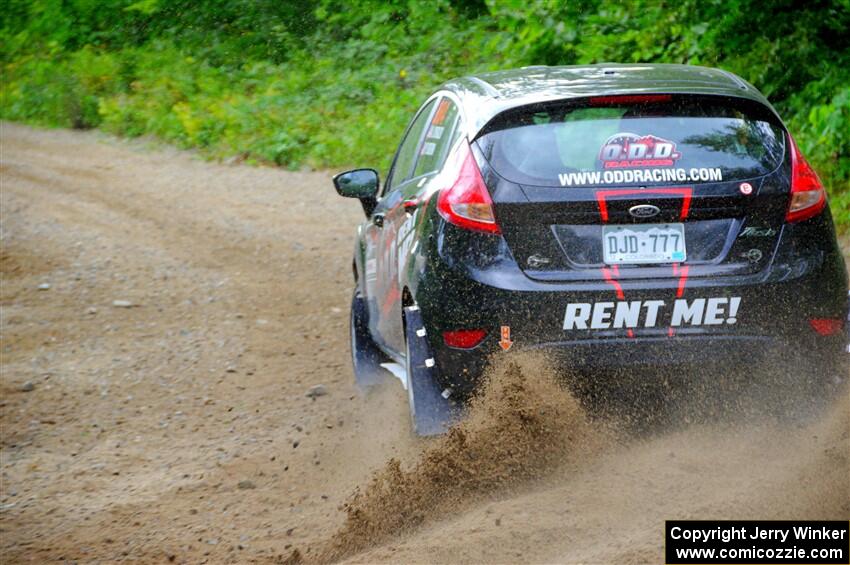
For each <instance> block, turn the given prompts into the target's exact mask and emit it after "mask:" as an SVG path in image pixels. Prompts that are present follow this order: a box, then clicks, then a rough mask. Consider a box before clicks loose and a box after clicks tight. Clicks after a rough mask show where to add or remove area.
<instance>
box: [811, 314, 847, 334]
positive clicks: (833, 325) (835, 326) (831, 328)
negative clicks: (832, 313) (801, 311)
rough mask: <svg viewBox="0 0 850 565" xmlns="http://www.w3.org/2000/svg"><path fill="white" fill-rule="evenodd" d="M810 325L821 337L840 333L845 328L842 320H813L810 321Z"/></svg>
mask: <svg viewBox="0 0 850 565" xmlns="http://www.w3.org/2000/svg"><path fill="white" fill-rule="evenodd" d="M809 325H811V326H812V329H813V330H815V331H816V332H817V333H818V334H819V335H822V336H824V337H825V336H828V335H835V334H837V333H838V332H840V331H841V330H842V329H843V328H844V320H842V319H841V318H812V319H811V320H809Z"/></svg>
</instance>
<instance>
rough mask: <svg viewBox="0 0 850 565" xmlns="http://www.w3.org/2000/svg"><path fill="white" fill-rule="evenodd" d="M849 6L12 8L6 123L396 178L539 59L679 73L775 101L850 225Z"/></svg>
mask: <svg viewBox="0 0 850 565" xmlns="http://www.w3.org/2000/svg"><path fill="white" fill-rule="evenodd" d="M847 29H850V3H848V0H835V1H832V2H830V1H823V0H816V1H813V2H809V3H806V4H804V5H801V4H799V3H795V2H792V1H790V0H777V1H774V2H772V3H771V5H770V9H769V10H766V9H765V6H764V3H762V2H758V1H756V0H726V1H723V0H708V1H705V0H682V1H680V2H678V3H676V4H670V3H667V2H658V1H657V0H636V1H633V2H628V3H613V2H608V1H602V0H576V1H574V2H569V3H564V2H560V1H556V0H527V1H525V2H501V1H496V0H487V1H486V2H485V1H484V0H435V1H431V2H416V1H414V0H392V1H390V2H378V1H375V0H356V1H350V0H346V1H345V2H343V1H342V0H319V1H318V2H312V1H309V0H289V1H287V2H282V1H280V0H209V1H208V2H204V3H196V2H192V1H191V0H137V1H134V0H99V1H98V0H35V1H24V0H7V2H6V6H5V9H4V10H3V11H2V12H0V58H2V65H3V69H2V70H3V81H2V86H0V117H3V118H5V119H12V120H20V121H25V122H30V123H36V124H41V125H52V126H63V127H77V128H90V127H100V128H103V129H105V130H107V131H111V132H114V133H116V134H119V135H128V136H137V135H142V134H153V135H156V136H158V137H161V138H162V139H164V140H167V141H169V142H171V143H175V144H177V145H179V146H182V147H197V148H201V149H202V150H203V151H204V152H205V153H206V154H207V155H209V156H211V157H214V158H217V157H225V156H231V155H239V156H242V157H243V158H245V159H248V160H250V161H258V162H266V163H275V164H277V165H281V166H286V167H300V166H304V165H309V166H316V167H327V166H332V167H341V166H346V165H353V164H356V165H366V164H369V165H375V166H383V167H386V166H387V165H388V159H389V156H390V155H391V153H392V151H393V148H394V146H395V144H396V143H397V142H398V138H399V136H400V134H401V132H402V130H403V128H404V127H405V125H406V121H407V120H408V119H409V117H410V115H411V114H412V112H413V111H414V110H415V108H416V106H417V104H418V103H419V102H420V101H421V100H422V98H423V97H424V96H425V95H426V94H427V93H428V92H430V91H431V90H433V89H434V88H435V87H436V86H437V85H438V84H439V83H440V82H442V81H444V80H446V79H448V78H451V77H454V76H458V75H463V74H469V73H473V72H479V71H484V70H492V69H497V68H506V67H513V66H521V65H530V64H551V65H562V64H584V63H595V62H603V61H619V62H673V63H694V64H703V65H708V66H719V67H722V68H726V69H728V70H731V71H733V72H735V73H737V74H739V75H741V76H743V77H744V78H746V79H747V80H749V81H750V82H752V83H753V84H755V85H756V86H758V87H759V89H760V90H762V91H763V92H764V93H765V94H767V95H768V96H769V97H770V98H771V100H772V102H773V103H774V105H775V106H776V107H777V108H778V110H779V111H780V113H782V115H783V116H784V117H785V118H786V121H787V123H788V125H789V128H790V129H791V131H792V132H793V134H794V136H795V138H796V139H797V141H798V143H799V144H800V146H801V147H802V149H803V151H804V153H805V154H806V155H807V156H808V157H809V158H810V159H811V160H812V162H813V163H814V164H815V166H816V168H817V169H818V171H819V172H820V174H821V176H822V177H823V179H824V181H825V183H826V184H827V186H828V188H829V190H830V192H831V194H832V204H833V208H834V209H835V215H836V218H837V220H838V222H839V224H840V225H841V227H842V229H846V227H847V226H850V201H848V200H850V34H848V33H846V30H847Z"/></svg>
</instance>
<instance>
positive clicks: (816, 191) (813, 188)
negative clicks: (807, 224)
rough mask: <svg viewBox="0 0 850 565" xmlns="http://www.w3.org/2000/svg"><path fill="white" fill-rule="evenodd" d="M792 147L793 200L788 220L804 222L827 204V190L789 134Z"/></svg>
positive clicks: (818, 212)
mask: <svg viewBox="0 0 850 565" xmlns="http://www.w3.org/2000/svg"><path fill="white" fill-rule="evenodd" d="M788 144H789V147H790V149H791V202H790V204H789V205H788V213H787V214H785V220H786V221H787V222H802V221H803V220H808V219H809V218H813V217H815V216H817V215H818V214H820V213H821V212H822V211H823V209H824V207H825V206H826V191H825V190H824V189H823V184H821V182H820V179H819V178H818V175H817V173H816V172H815V170H814V169H813V168H812V166H811V165H809V163H808V161H806V159H805V158H804V157H803V154H802V153H800V150H799V149H798V148H797V144H796V143H794V140H793V139H792V138H791V136H790V135H789V136H788Z"/></svg>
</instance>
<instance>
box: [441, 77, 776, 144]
mask: <svg viewBox="0 0 850 565" xmlns="http://www.w3.org/2000/svg"><path fill="white" fill-rule="evenodd" d="M440 90H441V91H448V92H450V93H452V94H454V95H455V96H456V97H457V98H458V100H459V102H460V105H461V107H462V110H463V113H464V115H465V116H466V120H467V128H468V132H467V135H469V136H470V139H472V138H474V137H475V135H476V134H477V133H478V132H479V131H480V130H481V128H482V127H484V126H485V125H486V124H487V122H489V121H490V120H491V119H492V118H493V117H495V116H496V115H497V114H499V113H501V112H503V111H505V110H508V109H510V108H516V107H518V106H525V105H527V104H535V103H540V102H549V101H554V100H560V99H568V98H578V97H583V96H600V95H613V94H654V93H664V94H705V95H717V96H734V97H738V98H747V99H750V100H754V101H757V102H760V103H762V104H764V105H766V106H767V107H768V108H770V109H771V110H773V107H772V106H771V105H770V103H769V102H768V101H767V99H766V98H765V97H764V96H763V95H762V94H761V93H760V92H759V91H758V90H756V88H755V87H754V86H752V85H751V84H749V83H748V82H747V81H745V80H744V79H742V78H740V77H738V76H736V75H734V74H732V73H730V72H728V71H724V70H722V69H712V68H708V67H698V66H694V65H672V64H616V63H602V64H597V65H582V66H562V67H548V66H534V67H522V68H519V69H510V70H505V71H496V72H489V73H482V74H477V75H471V76H466V77H462V78H458V79H454V80H450V81H448V82H446V83H445V84H443V85H442V86H441V87H440ZM773 111H774V113H776V111H775V110H773Z"/></svg>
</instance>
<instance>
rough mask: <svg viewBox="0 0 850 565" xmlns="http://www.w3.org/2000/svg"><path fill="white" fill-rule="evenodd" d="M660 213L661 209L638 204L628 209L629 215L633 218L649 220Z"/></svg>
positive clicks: (650, 205)
mask: <svg viewBox="0 0 850 565" xmlns="http://www.w3.org/2000/svg"><path fill="white" fill-rule="evenodd" d="M660 213H661V208H659V207H658V206H653V205H652V204H638V205H637V206H632V207H631V208H629V214H631V215H632V216H634V217H635V218H651V217H653V216H657V215H658V214H660Z"/></svg>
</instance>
